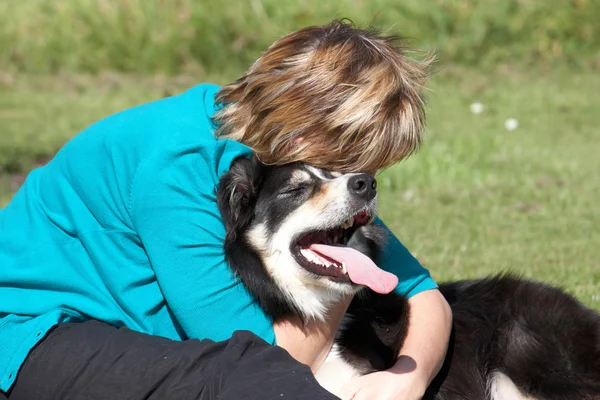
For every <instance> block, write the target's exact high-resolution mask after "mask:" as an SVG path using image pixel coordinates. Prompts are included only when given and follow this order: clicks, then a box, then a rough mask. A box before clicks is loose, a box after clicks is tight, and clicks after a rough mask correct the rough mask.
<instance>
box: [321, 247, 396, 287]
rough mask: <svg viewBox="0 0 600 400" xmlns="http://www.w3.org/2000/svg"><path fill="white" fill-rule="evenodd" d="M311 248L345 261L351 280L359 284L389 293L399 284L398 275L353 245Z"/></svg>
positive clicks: (339, 261)
mask: <svg viewBox="0 0 600 400" xmlns="http://www.w3.org/2000/svg"><path fill="white" fill-rule="evenodd" d="M309 249H310V250H311V251H314V252H316V253H320V254H322V255H324V256H327V257H329V258H331V259H334V260H336V261H337V262H338V263H340V264H341V263H342V261H343V262H344V263H345V264H346V271H348V276H349V277H350V280H351V281H352V282H354V283H356V284H358V285H365V286H368V287H369V288H371V290H373V291H374V292H377V293H381V294H387V293H390V292H391V291H392V290H394V288H395V287H396V285H398V278H397V277H396V275H394V274H390V273H389V272H386V271H384V270H382V269H381V268H379V267H378V266H377V265H375V263H374V262H373V260H371V259H370V258H369V257H367V256H365V255H364V254H363V253H361V252H360V251H358V250H354V249H353V248H351V247H346V246H328V245H325V244H311V245H310V246H309Z"/></svg>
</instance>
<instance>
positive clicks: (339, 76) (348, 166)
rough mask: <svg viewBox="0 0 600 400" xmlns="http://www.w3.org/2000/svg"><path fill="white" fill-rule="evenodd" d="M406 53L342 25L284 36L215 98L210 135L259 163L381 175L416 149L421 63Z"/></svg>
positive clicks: (423, 76) (371, 33)
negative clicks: (250, 151)
mask: <svg viewBox="0 0 600 400" xmlns="http://www.w3.org/2000/svg"><path fill="white" fill-rule="evenodd" d="M407 52H408V50H407V48H406V47H405V46H404V45H403V44H402V43H401V42H400V40H399V38H398V37H396V36H384V35H381V34H380V33H378V32H377V31H375V30H373V29H369V30H361V29H357V28H355V27H354V26H353V25H352V24H351V23H349V22H346V21H334V22H332V23H330V24H328V25H325V26H313V27H308V28H305V29H302V30H300V31H297V32H294V33H291V34H289V35H287V36H284V37H283V38H281V39H280V40H278V41H276V42H275V43H274V44H273V45H272V46H271V47H270V48H269V49H268V50H267V51H266V52H265V53H264V54H263V55H262V56H261V57H259V58H258V60H257V61H256V62H255V63H254V64H253V65H252V66H251V68H250V69H249V71H248V72H247V73H246V74H245V75H244V76H243V77H242V78H240V79H238V80H237V81H235V82H234V83H232V84H230V85H227V86H224V87H223V88H222V89H221V90H220V91H219V93H218V94H217V97H216V102H217V104H220V105H221V106H222V108H221V109H220V110H219V111H218V112H217V113H216V114H215V118H214V119H215V122H216V124H217V126H218V128H217V132H216V134H217V136H219V137H222V138H228V139H233V140H236V141H239V142H241V143H243V144H245V145H247V146H249V147H250V148H251V149H253V150H254V152H255V153H256V155H257V156H258V157H259V159H260V160H261V161H263V162H264V163H266V164H276V165H280V164H286V163H289V162H295V161H302V162H305V163H308V164H310V165H313V166H315V167H319V168H326V169H330V170H333V171H339V172H357V171H363V172H376V171H377V170H379V169H382V168H386V167H388V166H390V165H392V164H394V163H395V162H397V161H400V160H402V159H403V158H405V157H407V156H408V155H410V154H411V153H413V152H414V151H415V150H416V149H418V147H419V145H420V144H421V140H422V130H423V127H424V124H425V112H424V100H423V93H422V92H423V86H424V84H425V82H426V80H427V78H428V66H429V64H430V62H431V57H430V56H428V57H425V59H424V60H423V61H416V60H413V59H410V58H407V56H406V54H407Z"/></svg>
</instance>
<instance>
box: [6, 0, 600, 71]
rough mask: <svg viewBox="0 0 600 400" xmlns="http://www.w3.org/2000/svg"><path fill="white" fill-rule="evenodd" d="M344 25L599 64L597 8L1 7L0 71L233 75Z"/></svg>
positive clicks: (446, 1) (485, 56) (578, 1)
mask: <svg viewBox="0 0 600 400" xmlns="http://www.w3.org/2000/svg"><path fill="white" fill-rule="evenodd" d="M343 17H348V18H351V19H352V20H354V21H355V22H356V23H357V24H359V25H360V26H366V25H369V24H373V25H376V26H378V27H380V28H382V29H384V30H389V31H391V32H398V33H400V34H401V35H402V36H404V37H408V38H415V40H414V41H413V42H414V44H415V45H418V46H422V47H426V48H430V47H436V48H437V49H438V53H439V54H440V57H441V59H442V60H443V61H444V62H452V63H461V64H468V65H478V66H481V65H482V64H496V63H497V62H499V61H501V62H505V61H510V60H515V59H517V60H519V61H520V62H536V63H538V65H543V64H547V63H552V62H555V61H568V62H571V63H580V62H582V61H584V60H585V61H592V63H593V62H594V57H595V58H596V60H597V59H598V57H599V56H600V51H599V50H600V24H598V23H597V21H598V20H600V7H598V0H570V1H565V0H545V1H529V0H461V1H456V0H402V1H395V0H368V1H367V0H330V1H322V0H287V1H280V0H250V1H248V0H229V1H228V2H227V6H223V2H222V1H217V0H203V1H195V0H169V1H166V0H102V1H81V0H23V1H3V2H0V70H10V71H13V72H14V71H19V72H30V73H32V72H33V73H53V72H56V71H63V70H68V71H78V72H88V73H89V72H92V73H97V72H99V71H103V70H106V69H110V70H118V71H125V72H135V73H140V72H144V73H148V72H150V73H156V72H162V73H168V74H180V73H183V72H185V71H188V70H190V69H196V70H201V71H204V72H207V73H214V72H218V71H222V70H223V68H225V69H228V70H230V71H239V70H240V69H241V68H245V67H246V66H247V65H249V64H250V62H252V61H253V60H254V59H255V57H256V56H257V55H258V54H260V52H262V51H263V50H264V49H265V48H266V47H267V46H268V45H269V44H270V43H271V42H272V41H273V40H274V39H275V38H277V37H279V36H281V35H283V34H285V33H288V32H290V31H292V30H296V29H298V28H300V27H304V26H307V25H312V24H323V23H327V22H328V21H330V20H331V19H333V18H343ZM582 56H585V57H582Z"/></svg>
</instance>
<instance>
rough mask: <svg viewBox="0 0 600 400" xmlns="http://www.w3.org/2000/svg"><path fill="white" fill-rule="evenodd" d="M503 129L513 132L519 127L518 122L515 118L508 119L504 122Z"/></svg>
mask: <svg viewBox="0 0 600 400" xmlns="http://www.w3.org/2000/svg"><path fill="white" fill-rule="evenodd" d="M504 127H505V128H506V130H508V131H514V130H515V129H517V128H518V127H519V121H517V119H516V118H509V119H507V120H506V121H504Z"/></svg>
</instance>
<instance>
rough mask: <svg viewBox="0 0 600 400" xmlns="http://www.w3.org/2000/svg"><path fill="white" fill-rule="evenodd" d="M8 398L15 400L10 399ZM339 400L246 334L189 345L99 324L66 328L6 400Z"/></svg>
mask: <svg viewBox="0 0 600 400" xmlns="http://www.w3.org/2000/svg"><path fill="white" fill-rule="evenodd" d="M6 396H7V397H6ZM6 399H8V400H88V399H89V400H120V399H122V400H142V399H144V400H184V399H185V400H191V399H220V400H233V399H246V400H254V399H256V400H267V399H306V400H309V399H310V400H319V399H323V400H325V399H336V397H335V396H333V395H331V394H329V392H327V391H325V389H322V388H321V387H320V386H319V384H318V383H317V381H316V380H315V378H314V377H313V375H312V373H311V371H310V369H309V368H308V367H307V366H305V365H303V364H300V363H299V362H297V361H296V360H294V359H293V358H292V357H291V356H290V355H289V354H288V353H287V352H286V351H285V350H283V349H282V348H279V347H277V346H271V345H269V344H267V343H266V342H265V341H263V340H262V339H260V338H259V337H257V336H255V335H254V334H252V333H250V332H246V331H239V332H236V333H235V334H234V335H233V337H232V338H231V339H230V340H227V341H224V342H213V341H210V340H202V341H200V340H187V341H183V342H177V341H172V340H169V339H165V338H161V337H157V336H151V335H146V334H143V333H139V332H135V331H132V330H129V329H127V328H114V327H112V326H110V325H107V324H103V323H100V322H97V321H89V322H83V323H65V324H60V325H59V326H58V327H56V328H55V329H54V330H52V331H51V332H50V333H49V334H48V336H47V337H46V338H45V339H44V340H43V341H42V342H41V343H40V344H38V346H36V347H35V348H34V349H33V350H32V352H31V353H30V354H29V356H28V358H27V359H26V361H25V363H24V364H23V366H22V368H21V370H20V371H19V374H18V376H17V380H16V382H15V384H14V386H13V387H12V389H11V391H10V392H9V393H8V394H3V393H2V392H0V400H6Z"/></svg>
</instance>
